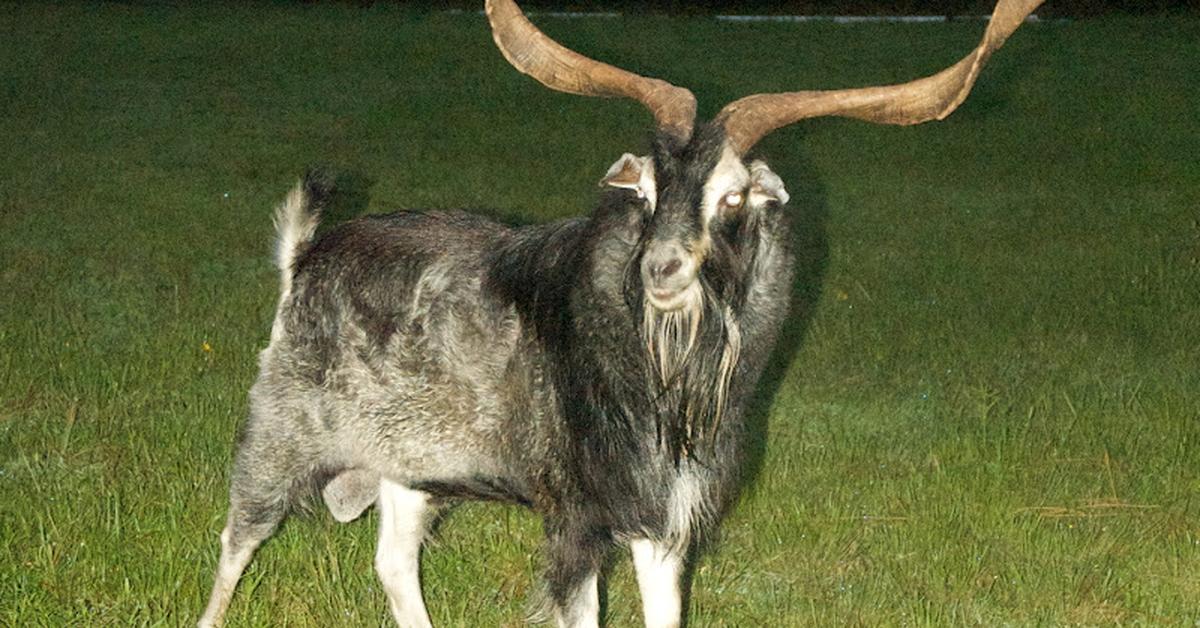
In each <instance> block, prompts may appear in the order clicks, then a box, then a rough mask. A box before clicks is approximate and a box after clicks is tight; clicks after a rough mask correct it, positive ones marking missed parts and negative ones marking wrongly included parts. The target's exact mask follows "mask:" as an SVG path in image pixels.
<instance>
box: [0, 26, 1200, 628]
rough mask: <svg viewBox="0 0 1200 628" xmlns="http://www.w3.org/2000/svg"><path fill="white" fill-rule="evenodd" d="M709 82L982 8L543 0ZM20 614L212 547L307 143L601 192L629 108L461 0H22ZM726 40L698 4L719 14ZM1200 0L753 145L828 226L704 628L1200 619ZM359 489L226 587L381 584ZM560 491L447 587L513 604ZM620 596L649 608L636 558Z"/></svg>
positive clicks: (179, 608) (488, 612) (451, 196)
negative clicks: (270, 1)
mask: <svg viewBox="0 0 1200 628" xmlns="http://www.w3.org/2000/svg"><path fill="white" fill-rule="evenodd" d="M542 22H543V26H544V28H545V29H546V30H547V31H548V32H549V33H550V34H551V35H553V36H556V37H558V38H560V39H561V40H563V41H565V42H567V43H568V45H571V46H574V47H577V48H579V49H581V50H582V51H584V52H587V53H589V54H592V55H595V56H598V57H601V58H604V59H606V60H609V61H612V62H615V63H618V64H621V65H623V66H625V67H629V68H632V69H635V70H638V71H642V72H646V73H651V74H655V75H659V76H663V77H666V78H669V79H670V80H672V81H674V82H676V83H678V84H681V85H686V86H689V87H691V88H692V89H694V90H695V91H696V93H697V95H698V97H699V98H700V101H701V103H702V104H701V110H702V112H704V113H706V114H709V115H711V114H712V113H714V112H715V111H716V110H717V109H718V108H719V107H720V106H721V105H722V104H723V103H725V102H728V101H729V100H731V99H733V98H735V97H737V96H740V95H743V94H746V93H750V92H755V91H768V90H781V89H797V88H805V87H807V88H813V87H816V88H822V87H842V86H852V85H861V84H870V83H880V82H890V81H896V80H901V79H905V78H909V77H914V76H917V75H920V74H922V73H926V72H929V71H932V70H935V69H938V68H940V67H942V66H944V65H947V64H949V63H951V62H953V61H954V60H955V59H957V58H958V57H959V56H960V55H961V54H963V53H964V52H965V51H966V50H968V49H969V48H970V47H971V46H973V45H974V43H975V41H976V40H977V38H978V36H979V33H980V25H979V24H977V23H970V22H968V23H953V24H942V25H908V26H898V25H873V26H868V25H864V26H854V27H842V26H833V25H802V26H801V25H770V24H759V25H729V24H718V23H715V22H712V21H710V20H705V19H667V18H660V17H656V18H652V19H649V20H645V21H637V20H621V21H615V22H614V21H555V20H542ZM0 41H2V42H4V45H2V46H0V111H3V115H0V137H3V138H4V149H3V151H2V153H3V158H0V294H3V297H2V299H3V300H2V301H0V539H2V540H3V543H2V544H0V625H12V626H29V625H49V626H60V625H115V626H127V625H182V624H187V623H190V622H193V621H194V620H195V619H196V617H197V615H198V613H199V611H200V610H201V608H202V606H203V604H204V601H205V597H206V595H207V592H208V588H209V586H210V584H211V581H210V578H211V575H212V570H213V568H214V566H215V563H216V556H217V551H218V542H217V533H218V531H219V529H220V527H221V523H222V519H223V517H224V512H225V504H226V502H225V499H226V496H225V490H226V483H227V475H228V468H229V462H230V454H231V451H232V444H233V440H234V437H235V433H236V429H237V426H238V424H239V422H240V421H241V420H242V418H243V416H244V408H245V404H246V395H245V391H246V390H247V388H248V387H249V385H250V383H251V382H252V380H253V378H254V374H255V357H256V353H257V351H258V350H259V349H261V348H262V347H263V346H264V344H265V342H266V340H267V335H268V328H269V324H270V317H271V313H272V308H273V304H274V299H275V297H276V289H277V284H276V275H275V272H274V271H273V269H272V267H271V264H270V260H269V247H270V244H269V243H270V239H271V227H270V219H269V213H270V208H271V207H272V206H273V205H274V204H275V203H276V202H277V201H278V200H279V199H280V198H281V197H282V195H283V194H284V192H285V191H286V189H287V188H288V187H289V186H290V185H291V184H292V182H293V181H294V180H295V179H296V177H297V176H298V175H299V174H300V172H301V171H302V170H303V168H304V166H305V165H307V164H310V163H314V162H325V163H331V164H334V165H336V166H338V167H340V168H342V169H344V170H345V171H347V172H352V173H355V174H356V176H357V177H359V180H360V181H361V184H362V187H363V190H364V191H365V192H369V197H370V202H369V205H368V207H367V209H368V210H369V211H383V210H386V209H389V208H393V207H396V206H410V207H420V206H436V207H450V206H465V207H490V208H493V209H492V210H489V211H492V212H493V213H496V214H498V215H505V216H513V217H517V218H519V219H521V220H545V219H550V218H555V217H562V216H569V215H576V214H579V213H581V212H583V211H585V210H586V209H587V208H588V207H589V206H590V204H591V202H592V200H593V198H594V194H595V188H594V184H595V181H596V180H597V179H598V178H599V177H600V176H601V175H602V174H603V172H604V170H605V169H606V168H607V166H608V165H609V164H610V163H611V162H612V161H613V160H615V159H616V158H617V157H618V156H619V155H620V154H621V153H622V152H625V151H635V152H643V151H645V149H646V139H647V131H648V128H649V117H648V116H647V115H646V114H645V113H644V112H643V110H641V109H640V107H639V106H637V105H634V104H630V103H626V102H620V101H595V100H588V99H581V98H576V97H571V96H567V95H561V94H556V93H550V92H548V91H546V90H544V89H542V88H540V87H539V86H537V85H536V84H535V83H533V82H532V81H531V80H529V79H526V78H523V77H521V76H519V75H517V74H516V72H514V71H512V70H511V69H510V68H508V66H507V65H505V63H504V62H503V60H502V59H501V58H500V56H499V55H498V54H497V53H496V52H495V51H494V50H493V48H492V44H491V40H490V37H489V35H488V33H487V31H486V28H485V25H484V22H483V20H482V19H481V18H480V17H478V16H476V15H456V16H447V15H426V14H418V13H411V12H406V11H404V10H402V9H399V8H395V7H376V8H372V9H369V10H360V9H355V8H352V7H348V6H288V5H282V4H281V5H267V4H262V5H255V6H253V7H239V6H236V5H221V6H217V7H212V8H199V7H195V8H186V9H178V8H161V7H136V6H128V5H66V6H40V5H34V6H26V5H16V4H6V5H4V7H3V9H2V10H0ZM702 42H703V43H702ZM1197 58H1200V19H1197V18H1196V17H1193V16H1188V15H1177V16H1167V17H1160V18H1142V19H1112V20H1108V21H1092V22H1076V23H1070V24H1062V23H1054V24H1042V25H1034V26H1026V27H1025V28H1023V29H1022V30H1021V31H1019V32H1018V33H1017V34H1016V35H1015V36H1014V38H1013V39H1012V40H1011V41H1010V43H1009V44H1008V46H1006V48H1005V49H1004V50H1002V51H1001V52H1000V53H999V54H997V55H996V56H995V57H994V58H993V61H992V64H991V66H990V67H989V68H988V69H987V70H986V71H985V73H984V75H983V77H982V79H981V81H980V84H979V86H978V87H977V88H976V91H975V93H974V94H973V95H972V96H971V98H970V99H969V100H968V101H967V102H966V104H965V105H964V106H963V107H962V109H961V110H960V111H958V112H957V113H956V114H955V115H954V116H952V117H951V118H950V119H949V120H947V121H946V122H944V123H939V124H930V125H924V126H919V127H915V128H890V127H888V128H885V127H875V126H870V125H866V124H862V123H856V122H849V121H841V120H817V121H812V122H809V123H806V124H803V125H800V126H797V127H793V128H790V129H788V130H786V131H780V132H778V133H776V134H774V135H772V136H771V137H770V138H768V139H767V140H766V141H765V142H763V144H762V145H761V147H760V150H761V152H762V153H763V154H764V155H766V156H768V157H770V159H771V163H772V165H773V167H774V169H775V170H776V171H777V172H779V173H780V174H781V175H782V176H783V178H784V179H785V181H787V182H788V185H789V189H790V190H791V191H792V193H793V198H794V200H793V203H792V207H793V209H792V211H794V212H796V213H797V215H798V216H799V217H800V219H801V222H802V223H803V224H804V225H805V228H806V231H805V233H804V234H802V235H801V236H800V237H801V239H802V241H803V243H804V249H805V251H806V252H805V255H804V257H805V261H804V262H803V265H804V268H803V269H802V272H801V275H802V276H803V277H805V278H806V281H805V282H804V283H803V284H801V285H798V286H797V288H796V292H797V294H798V295H800V297H801V299H800V300H801V302H802V305H803V307H801V308H800V311H801V312H800V315H799V316H797V317H796V318H795V320H794V321H793V324H792V325H791V327H789V328H788V330H787V333H786V334H785V339H784V341H783V343H782V345H781V350H780V352H779V359H778V360H777V367H776V368H775V370H774V374H773V376H772V377H771V378H770V382H769V384H771V385H770V386H768V388H771V389H775V390H774V391H775V395H774V397H773V398H769V399H766V400H765V401H764V403H762V404H761V405H762V407H763V408H764V412H763V420H761V421H759V422H758V423H757V424H756V427H757V429H758V430H759V432H760V433H761V434H762V435H763V436H764V438H765V441H764V442H765V444H764V445H762V447H761V460H760V461H759V464H757V465H756V468H757V470H758V471H757V477H756V478H755V480H754V482H753V483H752V484H751V485H750V486H749V487H748V489H747V492H746V497H745V499H744V500H743V501H742V502H741V504H740V505H739V507H738V508H737V509H736V511H735V512H734V513H733V514H732V515H731V516H730V517H729V519H728V520H727V521H726V523H725V525H724V527H723V531H724V534H723V535H722V538H721V540H720V542H719V543H717V544H716V545H715V546H714V547H712V548H711V549H710V551H709V552H708V553H707V554H705V555H704V556H703V557H702V558H701V559H700V561H699V562H698V564H697V565H696V569H695V572H696V577H695V586H694V590H693V594H692V598H691V616H692V625H693V626H746V625H773V626H781V625H812V626H836V625H862V626H875V625H938V626H941V625H989V626H991V625H1108V624H1135V625H1137V624H1140V625H1192V624H1193V623H1194V622H1196V621H1197V620H1200V610H1198V609H1197V606H1196V601H1197V600H1198V599H1200V572H1198V571H1197V565H1198V564H1200V495H1198V494H1200V374H1198V369H1197V365H1198V357H1197V356H1200V223H1198V222H1197V221H1198V219H1200V159H1197V156H1196V155H1197V153H1196V148H1195V145H1196V138H1197V137H1198V136H1200V118H1198V117H1197V115H1196V111H1197V110H1196V105H1195V97H1196V94H1197V93H1200V72H1196V67H1195V60H1196V59H1197ZM374 528H375V526H374V515H370V516H368V517H367V518H365V519H364V520H362V521H359V522H355V523H353V524H350V525H337V524H335V523H334V522H333V521H332V519H331V518H330V517H328V516H327V515H325V514H324V513H318V514H316V515H315V516H311V517H307V518H304V517H294V518H291V519H289V520H288V522H287V523H286V524H285V525H284V526H283V528H282V529H281V530H280V532H279V534H277V535H276V536H275V537H274V538H273V539H272V540H271V541H270V542H269V543H267V544H266V545H265V546H264V547H263V549H262V550H261V551H260V552H259V554H258V556H257V557H256V559H255V561H254V562H253V563H252V565H251V567H250V569H249V570H248V572H247V575H246V577H245V579H244V580H243V582H242V586H241V588H240V589H239V591H238V594H237V596H236V597H235V598H234V602H233V606H232V608H231V611H230V613H231V614H230V621H231V624H232V625H288V626H292V625H295V626H334V625H379V624H380V623H386V622H387V621H389V620H388V619H387V611H386V605H385V603H384V599H383V594H382V592H381V590H380V588H379V586H378V585H377V584H376V581H375V577H374V574H373V572H372V569H371V556H372V553H373V545H374V539H373V537H374ZM539 535H540V526H539V524H538V522H537V521H536V519H535V518H533V517H532V516H531V515H529V514H528V513H526V512H524V511H521V510H519V509H515V508H506V507H500V506H494V505H468V506H465V507H463V508H460V509H458V510H456V511H454V513H453V514H451V515H450V516H449V517H448V519H447V520H446V521H445V522H444V524H443V525H442V526H441V528H440V532H439V534H438V537H437V540H436V541H435V542H434V543H433V544H432V545H431V546H430V548H429V550H428V551H427V552H426V555H425V563H424V579H425V589H426V595H427V601H428V605H429V608H430V611H431V613H432V615H433V619H434V621H435V623H437V624H439V625H448V626H457V625H517V624H519V623H520V622H521V620H522V616H523V612H524V604H525V598H526V596H527V594H528V593H529V592H530V590H531V589H532V588H533V587H534V586H535V583H534V580H535V575H536V572H537V568H538V558H537V547H538V541H539ZM607 602H608V604H607V613H608V617H607V619H608V624H609V625H611V626H626V625H635V624H636V621H637V618H638V609H637V604H638V602H637V593H636V586H635V585H634V583H633V579H632V575H631V571H630V566H629V563H628V561H627V560H625V559H620V560H617V561H616V562H615V563H614V566H613V570H612V573H611V575H610V576H609V594H608V598H607Z"/></svg>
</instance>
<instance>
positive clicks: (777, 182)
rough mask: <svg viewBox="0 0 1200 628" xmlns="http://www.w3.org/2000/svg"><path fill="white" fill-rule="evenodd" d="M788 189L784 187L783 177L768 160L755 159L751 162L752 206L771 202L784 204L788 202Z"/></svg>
mask: <svg viewBox="0 0 1200 628" xmlns="http://www.w3.org/2000/svg"><path fill="white" fill-rule="evenodd" d="M788 198H790V197H789V196H788V193H787V190H786V189H784V187H783V179H780V178H779V175H777V174H775V173H774V172H773V171H772V170H771V168H770V167H769V166H767V164H766V162H763V161H755V162H753V163H751V164H750V206H751V207H762V206H763V205H766V204H767V203H769V202H776V203H779V204H780V205H784V204H786V203H787V202H788Z"/></svg>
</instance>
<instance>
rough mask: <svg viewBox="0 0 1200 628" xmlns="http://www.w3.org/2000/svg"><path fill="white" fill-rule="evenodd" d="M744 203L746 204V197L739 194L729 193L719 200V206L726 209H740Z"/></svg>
mask: <svg viewBox="0 0 1200 628" xmlns="http://www.w3.org/2000/svg"><path fill="white" fill-rule="evenodd" d="M744 202H746V195H744V194H742V193H741V192H730V193H728V194H726V195H725V198H723V199H721V204H722V205H724V206H725V207H726V208H727V209H741V207H742V203H744Z"/></svg>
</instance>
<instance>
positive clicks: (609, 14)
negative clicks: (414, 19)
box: [446, 9, 1071, 24]
mask: <svg viewBox="0 0 1200 628" xmlns="http://www.w3.org/2000/svg"><path fill="white" fill-rule="evenodd" d="M446 13H449V14H451V15H462V14H464V13H475V14H476V15H486V14H485V13H484V12H483V11H482V10H480V11H464V10H462V9H448V10H446ZM525 15H527V16H528V17H560V18H566V19H587V18H600V19H614V18H621V17H626V16H625V15H624V14H623V13H617V12H614V11H529V12H527V13H526V14H525ZM630 17H636V16H630ZM713 18H714V19H716V20H717V21H718V22H833V23H834V24H862V23H880V22H887V23H904V24H920V23H930V22H934V23H941V22H960V21H963V22H965V21H978V22H987V21H990V20H991V19H992V16H990V15H953V16H950V15H715V16H713ZM1025 21H1026V22H1045V21H1051V22H1069V21H1071V19H1070V18H1065V17H1062V18H1054V19H1052V20H1043V19H1041V18H1039V17H1038V16H1036V15H1030V16H1029V17H1026V18H1025Z"/></svg>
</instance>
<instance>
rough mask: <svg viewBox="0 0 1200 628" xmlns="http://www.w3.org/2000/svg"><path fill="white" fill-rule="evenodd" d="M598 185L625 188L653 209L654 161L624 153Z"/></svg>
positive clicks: (654, 197)
mask: <svg viewBox="0 0 1200 628" xmlns="http://www.w3.org/2000/svg"><path fill="white" fill-rule="evenodd" d="M600 185H602V186H605V185H607V186H611V187H614V188H625V189H627V190H633V191H635V192H637V195H638V198H644V199H646V200H647V201H649V203H650V206H651V207H654V202H655V199H656V196H657V194H656V190H655V187H654V160H653V159H651V158H650V157H638V156H636V155H631V154H629V153H625V154H624V155H621V158H620V159H618V160H617V162H616V163H614V164H613V165H612V166H610V167H609V169H608V173H607V174H605V175H604V178H603V179H601V180H600Z"/></svg>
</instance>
